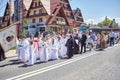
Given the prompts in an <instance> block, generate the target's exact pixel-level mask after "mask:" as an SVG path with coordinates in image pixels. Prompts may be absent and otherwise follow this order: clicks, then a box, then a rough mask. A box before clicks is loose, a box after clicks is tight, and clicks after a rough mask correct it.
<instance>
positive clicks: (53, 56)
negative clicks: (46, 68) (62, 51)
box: [50, 38, 58, 60]
mask: <svg viewBox="0 0 120 80" xmlns="http://www.w3.org/2000/svg"><path fill="white" fill-rule="evenodd" d="M50 47H51V48H50V49H51V50H50V54H51V59H52V60H56V59H58V47H57V45H56V44H55V40H54V38H52V43H51V45H50Z"/></svg>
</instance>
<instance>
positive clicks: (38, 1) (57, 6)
mask: <svg viewBox="0 0 120 80" xmlns="http://www.w3.org/2000/svg"><path fill="white" fill-rule="evenodd" d="M21 4H23V5H22V6H21ZM15 22H18V23H21V22H23V26H24V27H28V26H31V27H36V26H37V29H36V30H37V31H40V32H42V31H56V32H58V31H63V30H67V29H68V28H69V27H75V26H80V24H82V23H83V22H84V19H83V16H82V13H81V10H80V9H79V8H77V9H76V10H72V8H71V5H70V3H69V0H23V1H22V0H15V1H14V2H10V3H9V2H8V3H7V5H6V9H5V12H4V16H3V18H2V27H7V26H9V25H10V24H13V23H15Z"/></svg>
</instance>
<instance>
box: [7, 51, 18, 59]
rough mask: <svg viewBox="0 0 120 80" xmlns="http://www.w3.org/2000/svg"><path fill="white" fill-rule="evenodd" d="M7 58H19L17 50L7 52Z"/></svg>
mask: <svg viewBox="0 0 120 80" xmlns="http://www.w3.org/2000/svg"><path fill="white" fill-rule="evenodd" d="M5 56H6V57H7V58H13V57H17V54H16V50H10V51H8V52H6V53H5Z"/></svg>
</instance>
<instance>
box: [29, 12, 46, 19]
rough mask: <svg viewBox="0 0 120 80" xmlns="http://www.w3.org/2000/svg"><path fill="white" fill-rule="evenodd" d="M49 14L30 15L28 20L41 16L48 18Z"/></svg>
mask: <svg viewBox="0 0 120 80" xmlns="http://www.w3.org/2000/svg"><path fill="white" fill-rule="evenodd" d="M46 15H48V14H47V13H41V14H35V15H28V16H27V18H33V17H40V16H46Z"/></svg>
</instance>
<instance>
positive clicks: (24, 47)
mask: <svg viewBox="0 0 120 80" xmlns="http://www.w3.org/2000/svg"><path fill="white" fill-rule="evenodd" d="M28 59H29V42H28V40H27V39H26V37H23V38H22V42H21V60H22V61H23V62H24V63H26V62H27V61H28Z"/></svg>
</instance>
